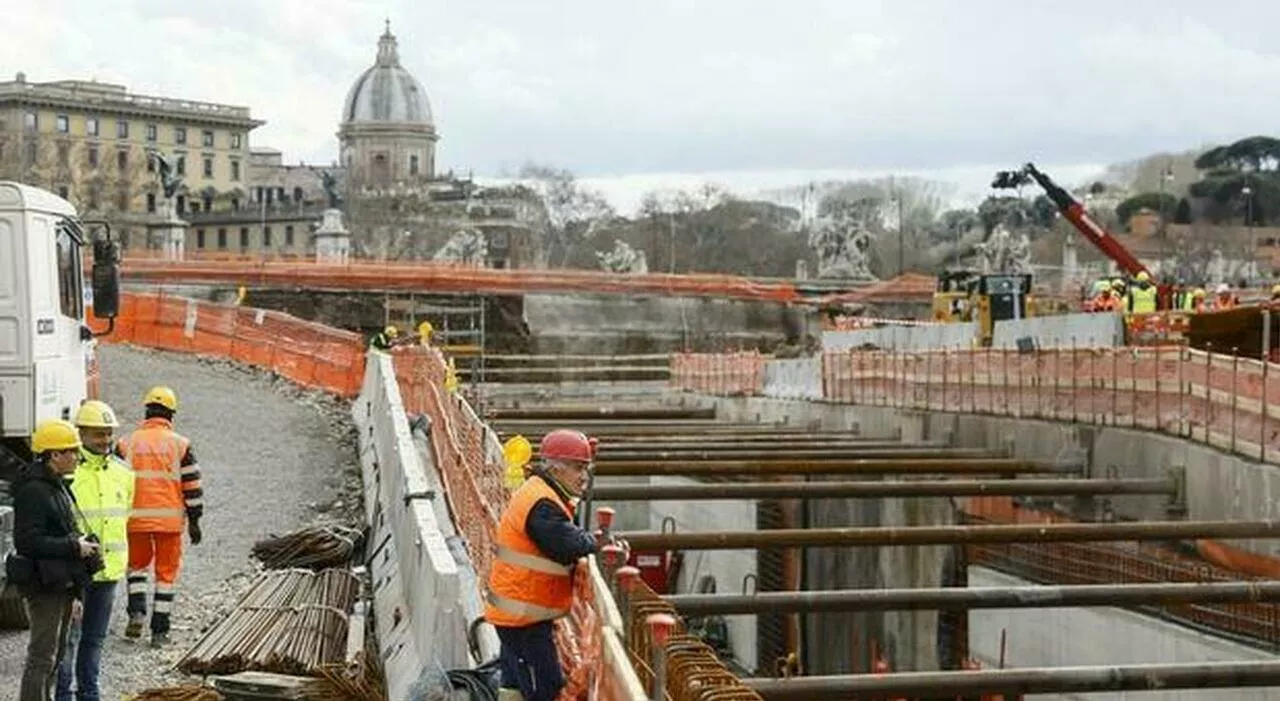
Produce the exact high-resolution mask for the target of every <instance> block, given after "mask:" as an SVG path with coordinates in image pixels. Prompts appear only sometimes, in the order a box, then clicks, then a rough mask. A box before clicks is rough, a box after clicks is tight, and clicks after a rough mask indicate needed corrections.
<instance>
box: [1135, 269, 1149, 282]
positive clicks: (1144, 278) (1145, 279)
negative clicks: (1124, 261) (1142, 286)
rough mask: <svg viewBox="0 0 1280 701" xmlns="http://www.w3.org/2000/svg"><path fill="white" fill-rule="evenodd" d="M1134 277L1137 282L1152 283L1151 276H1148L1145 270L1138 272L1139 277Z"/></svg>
mask: <svg viewBox="0 0 1280 701" xmlns="http://www.w3.org/2000/svg"><path fill="white" fill-rule="evenodd" d="M1134 277H1135V279H1137V281H1138V282H1150V281H1151V276H1150V275H1148V274H1147V271H1145V270H1140V271H1138V274H1137V275H1135V276H1134Z"/></svg>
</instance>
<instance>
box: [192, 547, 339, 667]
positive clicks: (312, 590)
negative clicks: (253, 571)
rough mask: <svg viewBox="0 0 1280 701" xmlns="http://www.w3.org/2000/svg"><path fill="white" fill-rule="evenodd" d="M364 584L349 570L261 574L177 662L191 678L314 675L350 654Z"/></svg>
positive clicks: (291, 570)
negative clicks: (350, 631) (351, 619)
mask: <svg viewBox="0 0 1280 701" xmlns="http://www.w3.org/2000/svg"><path fill="white" fill-rule="evenodd" d="M359 593H360V580H359V579H358V578H357V577H356V575H354V574H352V573H351V572H349V571H347V570H340V569H328V570H322V571H320V572H311V571H309V570H300V569H290V570H272V571H268V572H263V573H262V574H261V575H260V576H259V577H258V579H257V581H255V582H254V584H253V586H252V587H251V588H250V589H249V591H248V593H246V594H245V595H244V597H243V598H241V600H240V602H239V603H238V604H237V605H236V608H235V610H233V611H232V612H231V614H230V615H228V616H227V617H226V618H224V619H222V621H221V622H219V623H218V624H217V625H216V626H214V627H213V628H212V629H210V630H209V632H207V633H206V634H205V635H204V637H203V638H201V639H200V641H199V642H198V643H196V644H195V646H193V647H192V648H191V650H189V651H188V652H187V654H186V655H185V656H183V658H182V660H180V661H179V662H178V669H180V670H181V671H183V672H186V673H187V674H234V673H236V672H243V671H247V670H253V671H262V672H275V673H277V674H293V675H299V676H312V675H315V674H317V673H318V672H319V670H320V668H321V667H323V666H324V665H327V664H332V663H340V662H342V661H343V658H344V657H345V654H346V646H347V622H348V621H347V615H348V614H349V613H350V612H351V609H352V607H353V605H354V604H355V602H356V599H357V597H358V596H359Z"/></svg>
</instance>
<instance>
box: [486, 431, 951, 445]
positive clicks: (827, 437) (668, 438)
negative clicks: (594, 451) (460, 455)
mask: <svg viewBox="0 0 1280 701" xmlns="http://www.w3.org/2000/svg"><path fill="white" fill-rule="evenodd" d="M499 433H502V431H499ZM524 435H525V436H526V437H528V438H531V439H532V438H534V437H539V438H540V437H542V434H541V433H525V434H524ZM591 435H592V436H594V437H595V438H597V439H599V441H600V443H602V444H605V443H607V444H610V445H618V446H627V447H630V446H633V445H636V446H644V445H649V444H652V445H657V446H670V447H671V448H673V449H674V448H679V447H682V446H685V445H689V446H690V447H692V448H697V447H699V446H701V445H703V444H708V445H728V446H737V447H739V448H741V447H743V446H742V444H743V443H749V444H750V447H752V448H755V447H756V446H764V447H768V446H773V445H814V444H816V445H824V446H826V445H868V444H871V445H876V444H881V443H885V444H889V445H900V446H904V447H911V446H917V445H923V446H930V445H938V446H945V445H947V444H946V443H943V442H942V441H920V442H916V441H912V442H911V443H904V442H902V441H899V440H896V439H892V438H868V437H858V436H852V435H849V434H848V433H809V432H808V431H793V432H785V431H783V432H779V431H773V430H770V431H754V432H723V431H721V432H707V431H690V432H688V433H609V432H599V433H593V434H591Z"/></svg>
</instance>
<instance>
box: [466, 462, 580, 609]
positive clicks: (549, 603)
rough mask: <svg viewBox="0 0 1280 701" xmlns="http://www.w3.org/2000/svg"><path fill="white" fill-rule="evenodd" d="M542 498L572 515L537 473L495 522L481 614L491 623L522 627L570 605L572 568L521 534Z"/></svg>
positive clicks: (518, 490) (571, 602) (523, 485)
mask: <svg viewBox="0 0 1280 701" xmlns="http://www.w3.org/2000/svg"><path fill="white" fill-rule="evenodd" d="M543 499H550V500H551V501H552V502H554V503H555V504H556V505H557V506H559V507H560V509H561V510H563V511H564V513H565V515H567V516H568V517H569V518H570V519H572V518H573V512H572V511H570V509H569V507H568V505H566V504H565V503H564V501H562V500H561V498H560V495H559V494H557V493H556V491H555V490H554V489H552V488H551V485H549V484H547V483H546V482H545V481H544V480H543V478H542V477H540V476H538V475H534V476H532V477H530V478H529V479H527V480H525V482H524V484H522V485H520V488H519V489H517V490H516V491H515V493H514V494H512V495H511V501H510V502H508V503H507V508H506V510H505V511H503V512H502V519H501V520H500V521H499V522H498V532H497V539H496V540H497V548H498V552H497V553H496V556H495V557H494V560H493V567H492V568H491V569H490V570H489V590H488V592H486V595H485V604H484V617H485V620H487V621H489V623H492V624H493V625H495V626H502V627H506V628H523V627H525V626H531V625H533V624H535V623H539V622H541V621H551V620H555V619H557V618H560V617H561V616H566V615H568V614H569V608H570V607H571V606H572V605H573V571H572V569H571V568H569V567H566V566H564V565H562V564H560V563H558V562H555V561H554V560H550V559H548V558H547V557H546V556H544V555H543V554H542V551H540V550H538V546H537V545H535V544H534V542H533V540H532V539H531V538H529V535H528V534H527V533H525V522H526V521H528V519H529V512H530V511H532V510H533V507H534V505H535V504H537V503H538V502H539V501H541V500H543Z"/></svg>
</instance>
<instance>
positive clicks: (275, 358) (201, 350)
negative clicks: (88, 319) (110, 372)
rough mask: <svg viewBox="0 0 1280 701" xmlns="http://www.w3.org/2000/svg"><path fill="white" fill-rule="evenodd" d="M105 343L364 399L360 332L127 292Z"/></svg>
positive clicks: (284, 316) (258, 311) (269, 313)
mask: <svg viewBox="0 0 1280 701" xmlns="http://www.w3.org/2000/svg"><path fill="white" fill-rule="evenodd" d="M101 340H102V341H103V342H106V343H129V344H133V345H138V346H146V347H148V348H157V349H162V350H170V351H178V352H181V353H193V354H196V355H204V356H213V357H219V358H228V359H231V360H237V361H240V362H242V363H245V364H248V365H253V366H256V367H260V368H264V369H266V370H270V371H272V372H275V373H277V374H279V375H281V376H283V377H286V378H288V379H290V380H292V381H293V382H295V383H297V384H299V385H302V386H304V387H311V388H315V389H321V390H325V391H327V392H332V393H334V394H336V395H339V396H342V397H354V396H355V395H356V394H358V393H359V391H360V385H361V383H362V382H363V380H364V344H363V341H362V340H361V338H360V336H358V335H357V334H354V333H351V332H349V331H343V330H341V329H335V328H331V327H328V326H324V325H322V324H317V323H313V322H310V321H304V320H302V319H299V318H297V317H294V316H290V315H288V314H284V313H282V312H274V311H267V310H262V309H247V308H244V307H231V306H225V305H221V304H214V303H212V302H203V301H199V300H194V299H188V298H185V297H175V296H171V295H166V294H163V293H155V294H139V293H124V294H123V295H121V300H120V313H119V315H118V316H117V317H116V325H115V329H114V330H113V331H112V333H111V334H109V335H107V336H103V337H102V338H101Z"/></svg>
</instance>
